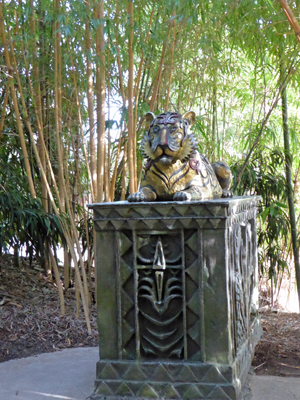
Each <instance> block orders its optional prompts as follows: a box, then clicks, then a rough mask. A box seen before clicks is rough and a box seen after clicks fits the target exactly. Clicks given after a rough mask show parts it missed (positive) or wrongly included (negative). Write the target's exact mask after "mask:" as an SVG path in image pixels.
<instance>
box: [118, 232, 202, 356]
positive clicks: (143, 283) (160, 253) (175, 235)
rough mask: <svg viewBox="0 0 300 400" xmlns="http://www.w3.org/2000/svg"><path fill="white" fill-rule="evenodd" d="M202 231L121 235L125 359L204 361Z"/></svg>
mask: <svg viewBox="0 0 300 400" xmlns="http://www.w3.org/2000/svg"><path fill="white" fill-rule="evenodd" d="M197 252H198V246H197V231H196V230H186V231H183V230H178V231H172V232H163V231H162V232H155V231H152V232H151V233H149V231H148V232H143V231H136V232H130V231H124V232H121V233H120V264H119V265H120V274H119V276H120V285H121V298H120V306H121V307H120V310H121V315H120V341H119V342H120V345H121V348H120V351H121V352H122V358H124V359H145V360H146V359H156V358H159V359H171V360H183V359H193V360H200V359H201V351H200V347H201V345H200V323H201V321H200V300H199V299H200V295H199V293H200V290H201V288H200V275H199V268H198V266H197V254H198V253H197Z"/></svg>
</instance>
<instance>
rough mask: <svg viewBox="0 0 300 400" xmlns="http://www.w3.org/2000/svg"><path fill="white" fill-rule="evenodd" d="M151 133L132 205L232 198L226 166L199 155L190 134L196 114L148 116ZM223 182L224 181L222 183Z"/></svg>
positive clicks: (131, 198)
mask: <svg viewBox="0 0 300 400" xmlns="http://www.w3.org/2000/svg"><path fill="white" fill-rule="evenodd" d="M146 121H147V123H148V124H149V130H148V132H147V134H146V135H145V137H144V139H143V141H142V152H143V154H144V156H145V157H146V158H147V160H148V162H147V164H146V167H145V174H144V178H143V181H142V183H141V188H140V190H139V191H138V192H136V193H133V194H131V195H130V196H129V197H128V201H132V202H134V201H136V202H138V201H154V200H162V201H165V200H167V201H168V200H175V201H189V200H205V199H219V198H220V197H222V196H223V197H227V196H232V194H231V192H230V191H229V188H230V184H231V179H232V178H231V172H230V168H229V167H228V165H227V164H226V163H223V162H218V163H215V164H213V165H211V164H210V163H209V161H208V160H207V158H206V157H205V156H203V155H202V154H200V153H199V152H198V151H197V140H196V138H195V136H194V135H193V134H192V133H190V132H189V128H190V126H192V125H193V124H194V123H195V121H196V116H195V113H194V112H193V111H190V112H188V113H186V114H185V115H183V116H181V115H180V114H177V113H171V112H167V113H163V114H160V115H158V116H157V117H156V118H155V116H154V115H153V114H152V113H147V114H146ZM219 178H221V179H219Z"/></svg>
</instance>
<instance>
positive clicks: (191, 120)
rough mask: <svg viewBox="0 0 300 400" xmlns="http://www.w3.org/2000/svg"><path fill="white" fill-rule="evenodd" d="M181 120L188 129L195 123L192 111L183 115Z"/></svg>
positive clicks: (194, 115)
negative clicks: (187, 124) (188, 126)
mask: <svg viewBox="0 0 300 400" xmlns="http://www.w3.org/2000/svg"><path fill="white" fill-rule="evenodd" d="M182 119H185V120H187V121H188V123H189V125H190V127H192V126H193V125H194V123H195V122H196V114H195V113H194V111H188V112H186V113H185V114H184V115H183V117H182Z"/></svg>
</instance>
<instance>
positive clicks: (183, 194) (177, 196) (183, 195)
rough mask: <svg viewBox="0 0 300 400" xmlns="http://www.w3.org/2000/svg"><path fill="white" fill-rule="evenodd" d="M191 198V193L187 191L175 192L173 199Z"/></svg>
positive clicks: (188, 199) (184, 199) (183, 199)
mask: <svg viewBox="0 0 300 400" xmlns="http://www.w3.org/2000/svg"><path fill="white" fill-rule="evenodd" d="M191 198H192V195H191V194H190V193H189V192H184V191H181V192H177V193H175V194H174V197H173V200H175V201H190V200H191Z"/></svg>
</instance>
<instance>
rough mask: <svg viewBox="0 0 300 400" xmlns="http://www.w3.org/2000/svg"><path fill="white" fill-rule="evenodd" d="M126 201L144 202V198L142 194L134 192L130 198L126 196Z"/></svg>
mask: <svg viewBox="0 0 300 400" xmlns="http://www.w3.org/2000/svg"><path fill="white" fill-rule="evenodd" d="M127 200H128V201H129V202H131V203H133V202H142V201H146V197H145V195H144V193H143V192H136V193H133V194H131V195H130V196H128V199H127Z"/></svg>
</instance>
